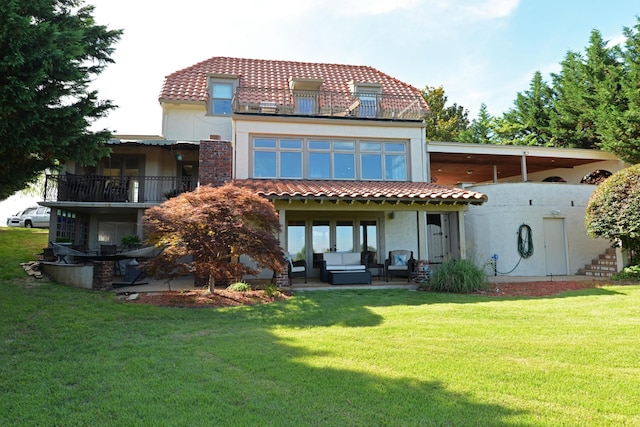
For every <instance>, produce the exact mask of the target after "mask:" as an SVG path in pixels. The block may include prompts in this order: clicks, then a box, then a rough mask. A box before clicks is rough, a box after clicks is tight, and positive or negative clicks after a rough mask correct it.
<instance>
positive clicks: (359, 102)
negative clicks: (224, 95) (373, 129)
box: [233, 86, 428, 120]
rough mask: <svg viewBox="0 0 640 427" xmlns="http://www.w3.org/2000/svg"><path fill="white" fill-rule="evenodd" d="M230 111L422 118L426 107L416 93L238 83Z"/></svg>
mask: <svg viewBox="0 0 640 427" xmlns="http://www.w3.org/2000/svg"><path fill="white" fill-rule="evenodd" d="M233 111H234V113H253V114H256V113H257V114H275V115H308V116H331V117H360V118H373V119H387V120H422V119H423V118H424V117H425V116H426V114H427V113H428V110H427V109H426V108H425V103H424V100H423V99H422V97H421V96H419V95H415V96H414V95H390V94H376V93H353V92H336V91H324V90H319V91H301V90H293V91H292V90H290V89H275V88H256V87H244V86H239V87H238V88H237V89H236V93H235V96H234V98H233Z"/></svg>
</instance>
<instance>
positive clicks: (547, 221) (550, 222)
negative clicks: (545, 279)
mask: <svg viewBox="0 0 640 427" xmlns="http://www.w3.org/2000/svg"><path fill="white" fill-rule="evenodd" d="M543 223H544V256H545V260H546V265H547V272H546V273H547V276H552V275H553V276H565V275H567V241H566V236H565V227H564V218H544V221H543Z"/></svg>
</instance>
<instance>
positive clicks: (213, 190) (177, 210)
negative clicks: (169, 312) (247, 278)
mask: <svg viewBox="0 0 640 427" xmlns="http://www.w3.org/2000/svg"><path fill="white" fill-rule="evenodd" d="M143 228H144V233H145V236H146V240H147V242H149V243H151V244H154V245H156V246H163V247H164V251H163V252H162V254H161V255H160V256H158V257H156V258H153V259H151V260H150V261H149V262H148V263H147V265H146V266H145V267H146V268H147V269H149V270H151V271H152V273H153V275H154V276H156V277H168V278H171V277H176V276H177V275H180V274H184V273H193V274H194V275H196V276H199V277H207V276H208V277H209V290H210V291H211V292H213V291H214V284H215V281H216V280H219V281H225V282H228V281H232V280H238V279H239V278H241V277H242V276H243V275H245V274H256V273H257V271H256V270H255V269H253V268H251V267H249V266H247V265H244V264H242V263H240V262H237V257H238V256H240V255H247V256H249V257H251V258H252V259H253V260H254V261H255V262H256V263H257V266H258V268H265V267H266V268H269V269H271V270H273V271H282V270H283V269H284V262H285V261H284V257H283V252H282V249H281V248H280V245H279V242H278V239H277V237H276V233H277V232H278V231H280V223H279V220H278V214H277V213H276V210H275V209H274V207H273V205H272V204H271V203H270V202H269V201H268V200H266V199H264V198H262V197H260V196H258V195H256V194H254V193H253V192H251V191H249V190H247V189H244V188H241V187H238V186H235V185H233V184H226V185H224V186H220V187H211V186H200V187H198V188H197V189H196V190H195V191H193V192H188V193H183V194H180V195H179V196H176V197H173V198H171V199H169V200H167V201H166V202H164V203H163V204H161V205H159V206H154V207H152V208H150V209H147V211H146V212H145V215H144V217H143Z"/></svg>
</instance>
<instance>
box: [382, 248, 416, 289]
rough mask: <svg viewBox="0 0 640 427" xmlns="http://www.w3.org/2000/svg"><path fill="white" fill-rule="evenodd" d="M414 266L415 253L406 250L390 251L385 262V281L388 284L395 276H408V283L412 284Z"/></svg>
mask: <svg viewBox="0 0 640 427" xmlns="http://www.w3.org/2000/svg"><path fill="white" fill-rule="evenodd" d="M414 264H415V259H414V258H413V251H409V250H406V249H397V250H394V251H389V258H387V259H386V260H385V261H384V277H385V280H386V281H387V282H388V281H389V279H391V278H393V276H394V275H398V276H404V275H406V276H407V282H410V281H411V273H412V272H413V267H414Z"/></svg>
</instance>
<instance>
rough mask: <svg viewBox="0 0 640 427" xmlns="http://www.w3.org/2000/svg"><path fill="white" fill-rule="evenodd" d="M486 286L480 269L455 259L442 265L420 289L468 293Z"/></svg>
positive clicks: (462, 260)
mask: <svg viewBox="0 0 640 427" xmlns="http://www.w3.org/2000/svg"><path fill="white" fill-rule="evenodd" d="M486 284H487V281H486V277H485V274H484V271H483V270H482V269H481V268H480V267H478V266H477V265H475V264H474V263H473V262H471V261H469V260H466V259H461V260H455V259H453V260H449V261H446V262H445V263H444V264H442V265H441V266H440V268H438V269H437V270H436V271H435V272H434V273H433V276H432V277H431V279H430V280H429V281H427V282H424V283H422V284H421V286H420V287H421V288H422V289H426V290H429V291H437V292H457V293H467V292H474V291H477V290H480V289H483V288H485V286H486Z"/></svg>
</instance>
